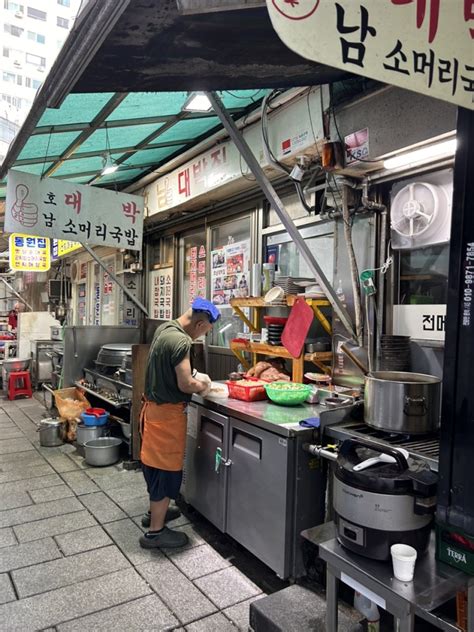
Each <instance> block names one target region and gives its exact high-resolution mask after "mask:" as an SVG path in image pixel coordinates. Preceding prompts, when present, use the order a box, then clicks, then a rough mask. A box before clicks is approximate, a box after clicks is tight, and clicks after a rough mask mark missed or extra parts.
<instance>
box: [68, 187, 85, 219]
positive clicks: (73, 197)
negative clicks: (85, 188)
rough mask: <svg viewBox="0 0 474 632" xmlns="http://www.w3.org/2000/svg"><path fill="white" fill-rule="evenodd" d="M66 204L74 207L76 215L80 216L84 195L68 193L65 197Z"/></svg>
mask: <svg viewBox="0 0 474 632" xmlns="http://www.w3.org/2000/svg"><path fill="white" fill-rule="evenodd" d="M64 203H65V204H67V205H68V206H72V207H73V209H74V210H75V211H76V213H77V214H78V215H79V213H80V212H81V205H82V194H81V193H80V192H79V191H75V192H74V193H66V194H65V195H64Z"/></svg>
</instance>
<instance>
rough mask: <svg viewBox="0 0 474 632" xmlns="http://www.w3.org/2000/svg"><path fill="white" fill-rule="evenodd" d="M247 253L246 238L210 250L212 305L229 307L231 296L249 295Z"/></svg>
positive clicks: (247, 242)
mask: <svg viewBox="0 0 474 632" xmlns="http://www.w3.org/2000/svg"><path fill="white" fill-rule="evenodd" d="M249 254H250V240H248V239H246V240H244V241H239V242H235V243H233V244H228V245H227V246H224V247H223V248H218V249H217V250H213V251H212V252H211V292H212V302H213V303H214V305H218V306H219V307H221V308H225V307H230V300H231V299H232V298H245V297H246V296H248V295H249V285H250V278H249V277H250V275H249Z"/></svg>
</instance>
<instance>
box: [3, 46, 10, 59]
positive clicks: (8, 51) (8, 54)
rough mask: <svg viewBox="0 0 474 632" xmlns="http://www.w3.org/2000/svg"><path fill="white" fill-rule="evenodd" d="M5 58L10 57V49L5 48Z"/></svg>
mask: <svg viewBox="0 0 474 632" xmlns="http://www.w3.org/2000/svg"><path fill="white" fill-rule="evenodd" d="M3 56H4V57H10V49H9V48H5V46H4V47H3Z"/></svg>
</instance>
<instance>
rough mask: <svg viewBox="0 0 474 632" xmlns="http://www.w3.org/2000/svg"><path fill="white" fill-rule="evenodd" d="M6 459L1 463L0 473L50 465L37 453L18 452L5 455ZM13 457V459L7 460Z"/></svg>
mask: <svg viewBox="0 0 474 632" xmlns="http://www.w3.org/2000/svg"><path fill="white" fill-rule="evenodd" d="M3 456H4V457H5V459H2V460H1V461H0V472H8V471H9V470H18V468H19V467H21V468H22V469H23V468H25V467H27V468H29V467H34V466H36V465H48V464H47V462H46V461H45V460H44V459H43V457H42V456H41V454H38V453H37V452H33V453H31V452H16V453H14V454H4V455H3ZM7 457H11V458H7Z"/></svg>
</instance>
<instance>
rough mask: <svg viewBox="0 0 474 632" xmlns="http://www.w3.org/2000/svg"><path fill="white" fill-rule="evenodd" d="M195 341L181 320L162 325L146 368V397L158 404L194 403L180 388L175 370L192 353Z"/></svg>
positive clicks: (152, 344)
mask: <svg viewBox="0 0 474 632" xmlns="http://www.w3.org/2000/svg"><path fill="white" fill-rule="evenodd" d="M191 345H192V340H191V337H190V336H188V334H187V333H186V332H185V331H184V329H183V328H182V327H181V325H180V324H179V323H178V321H177V320H172V321H170V322H169V323H164V324H163V325H160V326H159V327H158V329H157V330H156V332H155V335H154V337H153V342H152V343H151V347H150V352H149V354H148V361H147V367H146V378H145V395H146V397H147V399H149V400H151V401H153V402H156V403H157V404H179V403H181V402H189V401H191V395H188V394H187V393H183V392H182V391H180V390H179V388H178V380H177V378H176V371H175V367H176V366H177V365H178V364H179V363H180V362H182V360H184V358H185V357H186V355H188V354H189V353H190V350H191Z"/></svg>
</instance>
